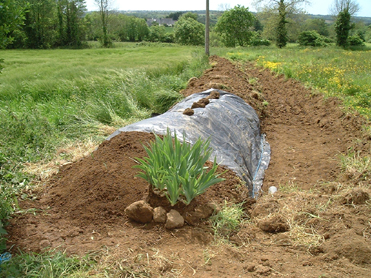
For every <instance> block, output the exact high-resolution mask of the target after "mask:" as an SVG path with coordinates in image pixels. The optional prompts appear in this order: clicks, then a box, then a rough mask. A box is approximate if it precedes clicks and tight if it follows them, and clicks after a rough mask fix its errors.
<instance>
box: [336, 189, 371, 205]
mask: <svg viewBox="0 0 371 278" xmlns="http://www.w3.org/2000/svg"><path fill="white" fill-rule="evenodd" d="M369 199H370V195H369V194H368V193H367V192H365V191H363V190H361V189H353V190H352V191H351V192H349V193H347V194H346V195H345V196H344V197H342V198H341V200H340V203H341V204H343V205H345V204H347V205H351V204H354V205H362V204H364V203H366V201H368V200H369Z"/></svg>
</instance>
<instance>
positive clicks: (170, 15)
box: [166, 12, 184, 20]
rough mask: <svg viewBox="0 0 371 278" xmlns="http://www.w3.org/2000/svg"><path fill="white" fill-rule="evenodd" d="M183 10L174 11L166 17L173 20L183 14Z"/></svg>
mask: <svg viewBox="0 0 371 278" xmlns="http://www.w3.org/2000/svg"><path fill="white" fill-rule="evenodd" d="M183 13H184V12H175V13H171V14H169V15H168V16H167V17H166V18H172V19H173V20H178V19H179V17H180V16H181V15H182V14H183Z"/></svg>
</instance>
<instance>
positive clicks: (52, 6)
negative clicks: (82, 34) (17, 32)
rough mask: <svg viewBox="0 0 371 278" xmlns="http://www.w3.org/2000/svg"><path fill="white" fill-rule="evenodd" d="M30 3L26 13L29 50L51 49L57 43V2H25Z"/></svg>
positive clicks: (44, 0) (36, 0)
mask: <svg viewBox="0 0 371 278" xmlns="http://www.w3.org/2000/svg"><path fill="white" fill-rule="evenodd" d="M27 2H28V3H29V8H28V9H27V11H26V19H25V26H24V32H25V34H26V36H27V44H26V47H27V48H50V47H53V46H54V45H55V43H56V38H57V32H56V30H55V25H56V16H55V15H56V5H57V4H56V1H54V0H23V3H27Z"/></svg>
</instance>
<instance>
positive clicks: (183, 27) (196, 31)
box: [174, 13, 205, 45]
mask: <svg viewBox="0 0 371 278" xmlns="http://www.w3.org/2000/svg"><path fill="white" fill-rule="evenodd" d="M187 14H188V13H187ZM187 14H185V15H183V16H181V17H180V19H179V20H178V21H177V22H176V23H175V26H174V35H175V40H176V42H178V43H180V44H185V45H202V44H203V43H204V40H205V25H203V24H202V23H200V22H198V21H197V20H195V19H193V18H192V17H189V16H187Z"/></svg>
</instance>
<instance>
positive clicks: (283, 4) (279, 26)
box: [254, 0, 309, 48]
mask: <svg viewBox="0 0 371 278" xmlns="http://www.w3.org/2000/svg"><path fill="white" fill-rule="evenodd" d="M308 2H309V0H255V2H254V5H255V6H256V7H257V9H258V10H259V12H265V13H266V14H273V15H275V16H273V17H270V18H269V20H268V21H267V22H266V24H264V26H265V27H267V23H269V24H270V26H269V27H268V28H270V29H271V30H272V31H273V33H274V39H275V41H276V45H277V46H278V47H279V48H282V47H285V46H286V44H287V42H288V40H289V37H288V31H287V24H288V23H289V20H288V16H290V15H294V14H300V13H302V12H303V10H302V8H301V5H302V4H306V3H308ZM260 5H264V9H263V10H262V9H261V8H260Z"/></svg>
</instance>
